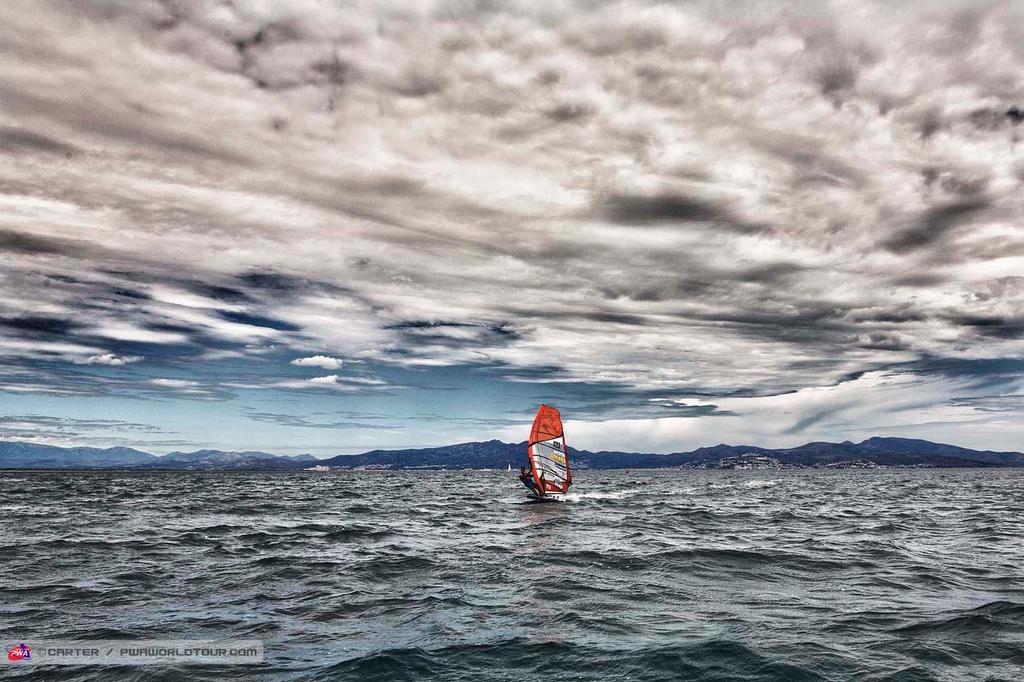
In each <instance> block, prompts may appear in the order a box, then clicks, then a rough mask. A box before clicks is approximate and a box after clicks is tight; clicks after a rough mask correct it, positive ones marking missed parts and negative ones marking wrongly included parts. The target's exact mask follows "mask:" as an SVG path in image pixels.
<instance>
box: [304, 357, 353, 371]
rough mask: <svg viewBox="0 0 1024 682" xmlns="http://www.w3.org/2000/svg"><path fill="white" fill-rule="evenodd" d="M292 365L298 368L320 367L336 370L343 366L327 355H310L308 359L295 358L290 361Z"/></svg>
mask: <svg viewBox="0 0 1024 682" xmlns="http://www.w3.org/2000/svg"><path fill="white" fill-rule="evenodd" d="M292 364H293V365H297V366H299V367H321V368H323V369H338V368H340V367H341V365H342V364H343V363H342V361H341V360H339V359H338V358H332V357H329V356H327V355H311V356H310V357H308V358H296V359H295V360H292Z"/></svg>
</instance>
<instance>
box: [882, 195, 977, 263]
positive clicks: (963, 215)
mask: <svg viewBox="0 0 1024 682" xmlns="http://www.w3.org/2000/svg"><path fill="white" fill-rule="evenodd" d="M990 206H991V203H990V202H988V201H986V200H983V199H974V200H970V201H961V202H956V203H952V204H946V205H943V206H934V207H932V208H929V209H927V210H925V211H924V212H923V213H922V214H921V216H920V217H919V218H918V219H916V220H915V221H914V224H913V225H912V226H911V227H909V228H907V229H905V230H903V231H901V232H897V233H896V234H894V235H892V236H891V237H888V238H886V239H885V240H883V241H882V246H883V247H885V248H886V249H888V250H890V251H892V252H894V253H908V252H911V251H916V250H919V249H924V248H927V247H930V246H932V245H933V244H935V243H936V242H939V241H941V240H942V239H944V238H945V237H946V235H947V233H949V232H950V231H952V230H953V229H955V228H957V227H960V226H961V225H964V224H966V223H967V222H969V221H970V220H971V218H972V217H974V216H975V215H977V214H978V213H979V212H981V211H984V210H985V209H987V208H989V207H990Z"/></svg>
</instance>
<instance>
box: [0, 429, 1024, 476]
mask: <svg viewBox="0 0 1024 682" xmlns="http://www.w3.org/2000/svg"><path fill="white" fill-rule="evenodd" d="M569 454H570V460H571V462H572V464H573V467H574V468H576V469H649V468H659V467H683V468H703V469H720V468H745V467H748V466H755V465H756V466H775V467H777V466H783V467H840V468H843V467H853V466H869V465H873V466H908V467H909V466H913V467H993V466H996V467H1021V466H1024V454H1022V453H1020V452H993V451H990V450H971V449H969V448H961V447H957V446H955V445H945V444H942V443H932V442H929V441H926V440H915V439H912V438H879V437H876V438H869V439H867V440H865V441H862V442H860V443H852V442H850V441H844V442H842V443H825V442H815V443H807V444H805V445H801V446H799V447H795V448H761V447H757V446H753V445H724V444H722V445H714V446H711V447H703V448H697V449H696V450H691V451H689V452H675V453H671V454H667V455H658V454H649V453H637V452H607V451H601V452H589V451H586V450H576V449H574V448H570V449H569ZM313 464H319V465H323V466H328V467H331V468H339V469H386V470H402V469H505V468H507V467H508V466H512V467H513V468H518V467H519V466H523V465H525V464H526V443H525V442H523V443H503V442H502V441H499V440H489V441H484V442H475V443H458V444H456V445H444V446H441V447H434V448H413V449H407V450H373V451H371V452H365V453H363V454H360V455H337V456H335V457H331V458H329V459H322V460H318V459H316V458H315V457H313V456H312V455H292V456H285V455H272V454H270V453H266V452H258V451H245V452H234V451H224V450H197V451H195V452H172V453H169V454H167V455H163V456H160V457H158V456H156V455H152V454H149V453H147V452H142V451H141V450H134V449H132V448H105V449H101V448H60V447H54V446H52V445H36V444H33V443H21V442H15V441H0V468H4V469H164V470H215V471H231V470H235V471H288V470H301V469H305V468H308V467H309V466H311V465H313Z"/></svg>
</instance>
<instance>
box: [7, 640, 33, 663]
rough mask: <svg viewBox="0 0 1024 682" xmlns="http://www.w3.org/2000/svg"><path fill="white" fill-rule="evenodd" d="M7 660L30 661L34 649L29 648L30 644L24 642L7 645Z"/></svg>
mask: <svg viewBox="0 0 1024 682" xmlns="http://www.w3.org/2000/svg"><path fill="white" fill-rule="evenodd" d="M7 660H8V661H30V660H32V650H31V649H29V648H28V644H25V643H24V642H22V643H21V644H12V645H11V646H9V647H7Z"/></svg>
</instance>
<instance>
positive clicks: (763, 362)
mask: <svg viewBox="0 0 1024 682" xmlns="http://www.w3.org/2000/svg"><path fill="white" fill-rule="evenodd" d="M892 4H893V3H878V4H875V3H871V2H863V1H857V2H853V1H851V2H833V3H818V2H814V3H811V2H806V3H797V4H785V3H780V2H770V3H768V2H765V3H747V4H738V3H701V2H692V3H673V4H658V3H645V2H639V1H629V2H610V3H603V2H597V1H595V0H591V1H587V2H578V3H560V2H551V1H540V2H489V1H487V0H480V1H478V2H471V1H469V0H466V1H454V2H427V1H423V2H415V1H410V0H398V1H396V2H342V1H328V0H323V1H321V2H314V1H312V0H287V1H285V0H281V1H274V0H249V1H246V0H234V1H230V0H225V1H222V2H212V1H210V2H199V1H195V2H192V1H181V2H174V1H171V0H167V1H164V2H156V1H151V0H132V1H130V2H129V1H127V0H125V1H123V2H115V1H113V0H105V1H100V0H95V1H91V2H89V1H84V0H83V1H82V2H76V3H66V2H56V1H54V2H41V1H38V0H31V1H26V2H16V1H11V2H3V3H0V287H2V294H3V295H2V296H0V438H7V439H20V440H31V441H35V442H44V443H54V444H82V445H131V446H136V447H140V448H143V449H147V450H150V451H153V452H166V451H170V450H175V449H195V448H199V447H220V448H237V449H247V448H258V449H264V450H271V451H278V452H289V453H295V452H311V453H313V454H316V455H329V454H335V453H340V452H355V451H362V450H366V449H370V448H374V447H402V446H410V445H433V444H442V443H448V442H456V441H465V440H478V439H487V438H492V437H500V438H502V439H505V440H510V441H519V440H522V439H524V438H525V436H526V425H527V424H528V423H529V421H530V419H531V418H532V414H533V412H534V410H535V409H536V406H537V405H538V404H539V403H540V402H542V401H545V402H549V403H553V404H555V405H557V406H559V407H560V408H561V409H562V412H563V415H564V416H565V417H566V418H567V419H568V420H569V425H568V436H569V442H570V444H572V445H576V446H578V447H587V448H592V449H602V448H604V449H626V450H643V451H660V452H668V451H673V450H682V449H690V448H692V447H696V446H700V445H707V444H713V443H718V442H729V443H751V444H760V445H783V446H784V445H797V444H800V443H803V442H807V441H811V440H846V439H851V440H859V439H861V438H865V437H868V436H871V435H876V434H883V435H898V436H910V437H922V438H929V439H933V440H939V441H945V442H951V443H956V444H961V445H967V446H975V447H985V448H991V449H1024V379H1022V377H1024V140H1022V137H1024V4H1021V3H1010V2H978V3H970V4H954V3H949V2H930V3H918V4H914V3H909V4H908V3H898V6H890V5H892Z"/></svg>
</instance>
